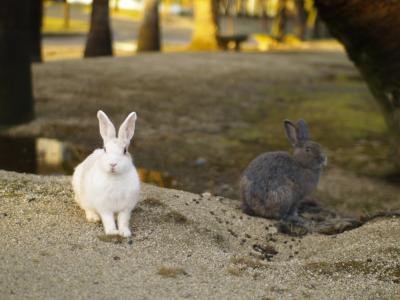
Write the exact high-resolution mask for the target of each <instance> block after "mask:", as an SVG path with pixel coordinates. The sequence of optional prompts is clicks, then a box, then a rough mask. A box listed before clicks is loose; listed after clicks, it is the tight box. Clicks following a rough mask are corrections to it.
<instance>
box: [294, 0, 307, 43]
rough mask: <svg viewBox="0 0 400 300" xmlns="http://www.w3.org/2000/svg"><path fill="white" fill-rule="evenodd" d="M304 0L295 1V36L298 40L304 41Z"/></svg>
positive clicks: (305, 15) (305, 27) (305, 25)
mask: <svg viewBox="0 0 400 300" xmlns="http://www.w3.org/2000/svg"><path fill="white" fill-rule="evenodd" d="M304 2H305V0H296V2H295V4H296V28H295V31H296V36H297V37H298V38H299V39H300V40H305V39H306V33H307V11H306V9H305V7H304V4H305V3H304Z"/></svg>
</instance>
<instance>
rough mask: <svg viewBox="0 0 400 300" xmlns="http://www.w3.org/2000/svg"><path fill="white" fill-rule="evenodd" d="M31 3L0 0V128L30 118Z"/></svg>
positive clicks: (24, 0) (22, 0)
mask: <svg viewBox="0 0 400 300" xmlns="http://www.w3.org/2000/svg"><path fill="white" fill-rule="evenodd" d="M30 9H31V0H19V1H15V0H3V1H2V3H1V9H0V126H8V125H15V124H20V123H24V122H27V121H30V120H31V119H32V118H33V97H32V79H31V62H30V60H31V58H30V54H31V34H30V33H31V31H30V24H29V17H30Z"/></svg>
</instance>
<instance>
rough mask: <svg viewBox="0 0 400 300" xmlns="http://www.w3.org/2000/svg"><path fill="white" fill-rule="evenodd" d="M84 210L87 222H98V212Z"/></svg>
mask: <svg viewBox="0 0 400 300" xmlns="http://www.w3.org/2000/svg"><path fill="white" fill-rule="evenodd" d="M85 212H86V220H88V222H91V223H97V222H100V217H99V215H98V214H96V213H95V212H93V211H90V210H86V211H85Z"/></svg>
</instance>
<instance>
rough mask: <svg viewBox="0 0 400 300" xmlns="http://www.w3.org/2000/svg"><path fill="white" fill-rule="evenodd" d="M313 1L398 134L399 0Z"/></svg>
mask: <svg viewBox="0 0 400 300" xmlns="http://www.w3.org/2000/svg"><path fill="white" fill-rule="evenodd" d="M315 5H316V6H317V8H318V11H319V13H320V16H321V18H322V19H323V20H324V21H325V22H326V25H327V26H328V28H329V29H330V31H331V33H332V34H333V36H335V37H336V38H337V39H338V40H339V41H340V42H342V43H343V45H344V46H345V48H346V51H347V54H348V55H349V57H350V59H351V60H352V61H353V62H354V63H355V65H356V66H357V67H358V69H359V70H360V71H361V73H362V75H363V76H364V78H365V80H366V82H367V84H368V86H369V88H370V90H371V92H372V94H373V95H374V96H375V98H376V99H377V101H378V102H379V103H380V105H381V106H382V108H383V111H384V113H385V116H386V120H387V122H388V124H389V126H390V127H391V128H392V129H393V130H394V131H395V132H396V133H397V134H400V1H386V0H369V1H365V0H315Z"/></svg>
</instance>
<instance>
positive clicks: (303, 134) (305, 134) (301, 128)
mask: <svg viewBox="0 0 400 300" xmlns="http://www.w3.org/2000/svg"><path fill="white" fill-rule="evenodd" d="M297 129H298V131H297V138H298V139H299V141H307V140H309V139H310V134H309V131H308V126H307V123H306V121H304V120H299V121H298V122H297Z"/></svg>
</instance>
